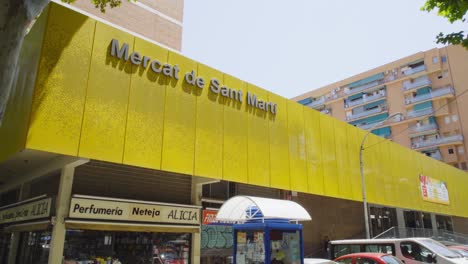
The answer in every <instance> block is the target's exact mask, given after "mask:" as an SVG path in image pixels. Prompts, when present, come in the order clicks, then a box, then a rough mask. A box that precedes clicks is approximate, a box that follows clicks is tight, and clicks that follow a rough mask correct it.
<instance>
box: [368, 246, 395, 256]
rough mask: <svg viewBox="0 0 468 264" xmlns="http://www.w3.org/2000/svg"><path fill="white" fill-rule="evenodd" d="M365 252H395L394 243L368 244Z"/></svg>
mask: <svg viewBox="0 0 468 264" xmlns="http://www.w3.org/2000/svg"><path fill="white" fill-rule="evenodd" d="M364 252H376V253H387V254H393V246H392V245H383V244H382V245H378V244H377V245H366V247H365V250H364Z"/></svg>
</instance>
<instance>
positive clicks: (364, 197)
mask: <svg viewBox="0 0 468 264" xmlns="http://www.w3.org/2000/svg"><path fill="white" fill-rule="evenodd" d="M396 116H400V117H401V116H403V114H402V113H400V112H397V113H394V114H391V115H390V116H388V117H387V118H386V119H384V120H382V121H380V122H377V123H375V125H373V126H372V127H370V128H368V131H367V133H366V135H365V136H364V138H363V139H362V141H361V147H360V148H359V169H360V171H361V186H362V203H363V206H364V222H365V225H366V238H367V239H369V238H370V230H369V212H368V210H367V195H366V178H365V176H364V163H363V161H362V151H363V150H364V142H365V141H366V139H367V136H369V134H370V133H371V131H372V128H374V127H376V126H380V125H383V124H384V123H385V122H386V121H388V120H390V119H392V118H394V117H396Z"/></svg>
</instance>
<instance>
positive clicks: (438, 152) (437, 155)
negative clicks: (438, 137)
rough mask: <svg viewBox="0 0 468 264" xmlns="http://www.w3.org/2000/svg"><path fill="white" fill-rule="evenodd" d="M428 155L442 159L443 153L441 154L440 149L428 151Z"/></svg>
mask: <svg viewBox="0 0 468 264" xmlns="http://www.w3.org/2000/svg"><path fill="white" fill-rule="evenodd" d="M426 156H428V157H431V158H433V159H436V160H442V154H440V151H438V150H437V151H436V152H432V153H427V154H426Z"/></svg>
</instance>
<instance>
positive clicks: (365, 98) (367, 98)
mask: <svg viewBox="0 0 468 264" xmlns="http://www.w3.org/2000/svg"><path fill="white" fill-rule="evenodd" d="M385 96H386V94H385V91H384V90H382V91H381V92H379V93H377V94H374V95H371V96H366V95H364V96H363V97H362V98H361V99H358V100H355V101H351V102H349V103H346V105H345V108H351V107H354V106H357V105H360V104H364V103H368V102H372V101H375V100H377V99H380V98H383V97H385Z"/></svg>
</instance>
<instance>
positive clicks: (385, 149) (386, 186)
mask: <svg viewBox="0 0 468 264" xmlns="http://www.w3.org/2000/svg"><path fill="white" fill-rule="evenodd" d="M391 144H392V143H391V142H390V141H388V140H385V141H383V142H382V144H381V146H380V152H381V154H382V155H383V156H384V157H382V159H381V160H382V169H381V170H380V172H381V175H382V185H383V193H384V199H385V205H393V204H395V188H394V187H393V171H392V162H393V158H394V157H393V156H392V153H391V151H390V148H391V147H392V146H391Z"/></svg>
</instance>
